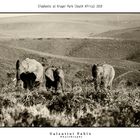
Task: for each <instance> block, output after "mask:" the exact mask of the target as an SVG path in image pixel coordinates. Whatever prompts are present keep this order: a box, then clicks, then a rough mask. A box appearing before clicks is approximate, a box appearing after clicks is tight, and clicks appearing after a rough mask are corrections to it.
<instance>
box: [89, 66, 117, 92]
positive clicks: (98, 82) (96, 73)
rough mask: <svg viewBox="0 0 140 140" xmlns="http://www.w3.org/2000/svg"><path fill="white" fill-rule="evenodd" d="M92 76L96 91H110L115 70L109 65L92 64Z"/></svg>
mask: <svg viewBox="0 0 140 140" xmlns="http://www.w3.org/2000/svg"><path fill="white" fill-rule="evenodd" d="M92 76H93V81H94V85H95V90H96V91H97V90H99V88H100V89H101V88H103V89H111V88H112V82H113V79H114V77H115V70H114V68H113V66H111V65H109V64H94V65H93V66H92Z"/></svg>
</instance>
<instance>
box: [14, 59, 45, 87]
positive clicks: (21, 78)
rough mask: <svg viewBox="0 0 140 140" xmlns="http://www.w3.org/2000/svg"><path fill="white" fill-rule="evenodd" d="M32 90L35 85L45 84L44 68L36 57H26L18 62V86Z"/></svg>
mask: <svg viewBox="0 0 140 140" xmlns="http://www.w3.org/2000/svg"><path fill="white" fill-rule="evenodd" d="M21 82H22V83H23V88H24V89H28V90H32V89H33V88H34V87H40V86H43V84H44V82H45V81H44V68H43V66H42V64H41V63H39V62H38V61H36V60H35V59H30V58H26V59H24V60H23V61H21V62H20V60H17V62H16V86H17V87H20V86H21V85H20V83H21Z"/></svg>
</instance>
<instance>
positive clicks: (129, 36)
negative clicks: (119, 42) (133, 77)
mask: <svg viewBox="0 0 140 140" xmlns="http://www.w3.org/2000/svg"><path fill="white" fill-rule="evenodd" d="M96 36H100V37H112V38H117V39H125V40H136V41H139V40H140V27H135V28H126V29H121V30H111V31H107V32H104V33H101V34H98V35H96Z"/></svg>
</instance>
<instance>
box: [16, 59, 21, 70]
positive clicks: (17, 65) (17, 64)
mask: <svg viewBox="0 0 140 140" xmlns="http://www.w3.org/2000/svg"><path fill="white" fill-rule="evenodd" d="M19 66H20V61H19V60H17V62H16V70H19Z"/></svg>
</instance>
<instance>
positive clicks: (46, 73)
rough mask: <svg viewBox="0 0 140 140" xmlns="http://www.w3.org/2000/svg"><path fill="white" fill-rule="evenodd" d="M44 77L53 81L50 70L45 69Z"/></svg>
mask: <svg viewBox="0 0 140 140" xmlns="http://www.w3.org/2000/svg"><path fill="white" fill-rule="evenodd" d="M45 76H46V77H48V78H49V79H50V80H51V81H54V75H53V70H52V69H47V70H46V71H45Z"/></svg>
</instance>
